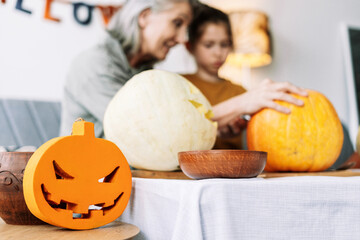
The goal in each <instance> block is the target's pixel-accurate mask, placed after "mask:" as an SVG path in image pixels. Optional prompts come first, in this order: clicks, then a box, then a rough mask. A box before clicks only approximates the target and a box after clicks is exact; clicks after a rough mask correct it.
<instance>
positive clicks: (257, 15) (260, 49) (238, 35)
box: [226, 11, 271, 67]
mask: <svg viewBox="0 0 360 240" xmlns="http://www.w3.org/2000/svg"><path fill="white" fill-rule="evenodd" d="M229 18H230V22H231V29H232V33H233V43H234V51H233V52H232V53H230V54H229V56H228V58H227V60H226V64H229V65H232V66H234V67H243V66H246V67H260V66H264V65H268V64H270V63H271V55H270V37H269V32H268V21H267V16H266V15H265V14H264V13H262V12H259V11H240V12H231V13H229Z"/></svg>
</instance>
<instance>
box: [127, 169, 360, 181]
mask: <svg viewBox="0 0 360 240" xmlns="http://www.w3.org/2000/svg"><path fill="white" fill-rule="evenodd" d="M131 173H132V176H133V177H138V178H154V179H183V180H192V179H191V178H189V177H188V176H186V175H185V174H184V173H183V172H182V171H175V172H162V171H147V170H131ZM299 176H331V177H353V176H360V169H348V170H341V171H325V172H272V173H270V172H269V173H267V172H263V173H262V174H260V175H259V176H257V177H260V178H276V177H299Z"/></svg>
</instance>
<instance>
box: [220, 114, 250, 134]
mask: <svg viewBox="0 0 360 240" xmlns="http://www.w3.org/2000/svg"><path fill="white" fill-rule="evenodd" d="M246 127H247V121H246V120H245V119H243V118H240V117H236V118H235V119H233V120H231V121H230V122H229V123H228V124H227V125H224V126H220V127H219V128H218V137H221V138H229V137H236V136H238V135H239V134H240V133H241V131H242V130H244V129H246Z"/></svg>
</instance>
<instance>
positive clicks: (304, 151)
mask: <svg viewBox="0 0 360 240" xmlns="http://www.w3.org/2000/svg"><path fill="white" fill-rule="evenodd" d="M308 94H309V96H308V97H301V96H297V95H293V96H294V97H296V98H298V99H301V100H303V101H304V106H302V107H297V106H295V105H293V104H289V103H285V102H279V101H277V103H279V104H281V105H283V106H285V107H287V108H289V109H291V114H289V115H287V114H283V113H279V112H277V111H275V110H272V109H263V110H261V111H260V112H258V113H256V114H255V115H254V116H253V117H252V118H251V120H250V122H249V124H248V128H247V142H248V148H249V150H258V151H265V152H268V159H267V164H266V167H265V171H299V172H306V171H309V172H315V171H323V170H325V169H327V168H329V167H330V166H331V165H332V164H333V163H334V162H335V161H336V159H337V158H338V157H339V155H340V152H341V148H342V144H343V139H344V135H343V129H342V125H341V122H340V120H339V117H338V116H337V113H336V111H335V109H334V107H333V106H332V104H331V103H330V101H329V100H328V99H327V98H326V97H325V96H324V95H322V94H321V93H319V92H316V91H311V90H308Z"/></svg>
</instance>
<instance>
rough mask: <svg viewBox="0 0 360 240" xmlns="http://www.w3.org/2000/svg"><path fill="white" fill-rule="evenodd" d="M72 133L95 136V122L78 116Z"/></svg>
mask: <svg viewBox="0 0 360 240" xmlns="http://www.w3.org/2000/svg"><path fill="white" fill-rule="evenodd" d="M71 135H83V136H85V135H86V136H89V137H95V132H94V124H93V123H91V122H86V121H85V120H84V119H82V118H78V119H76V121H75V122H74V123H73V127H72V132H71Z"/></svg>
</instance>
